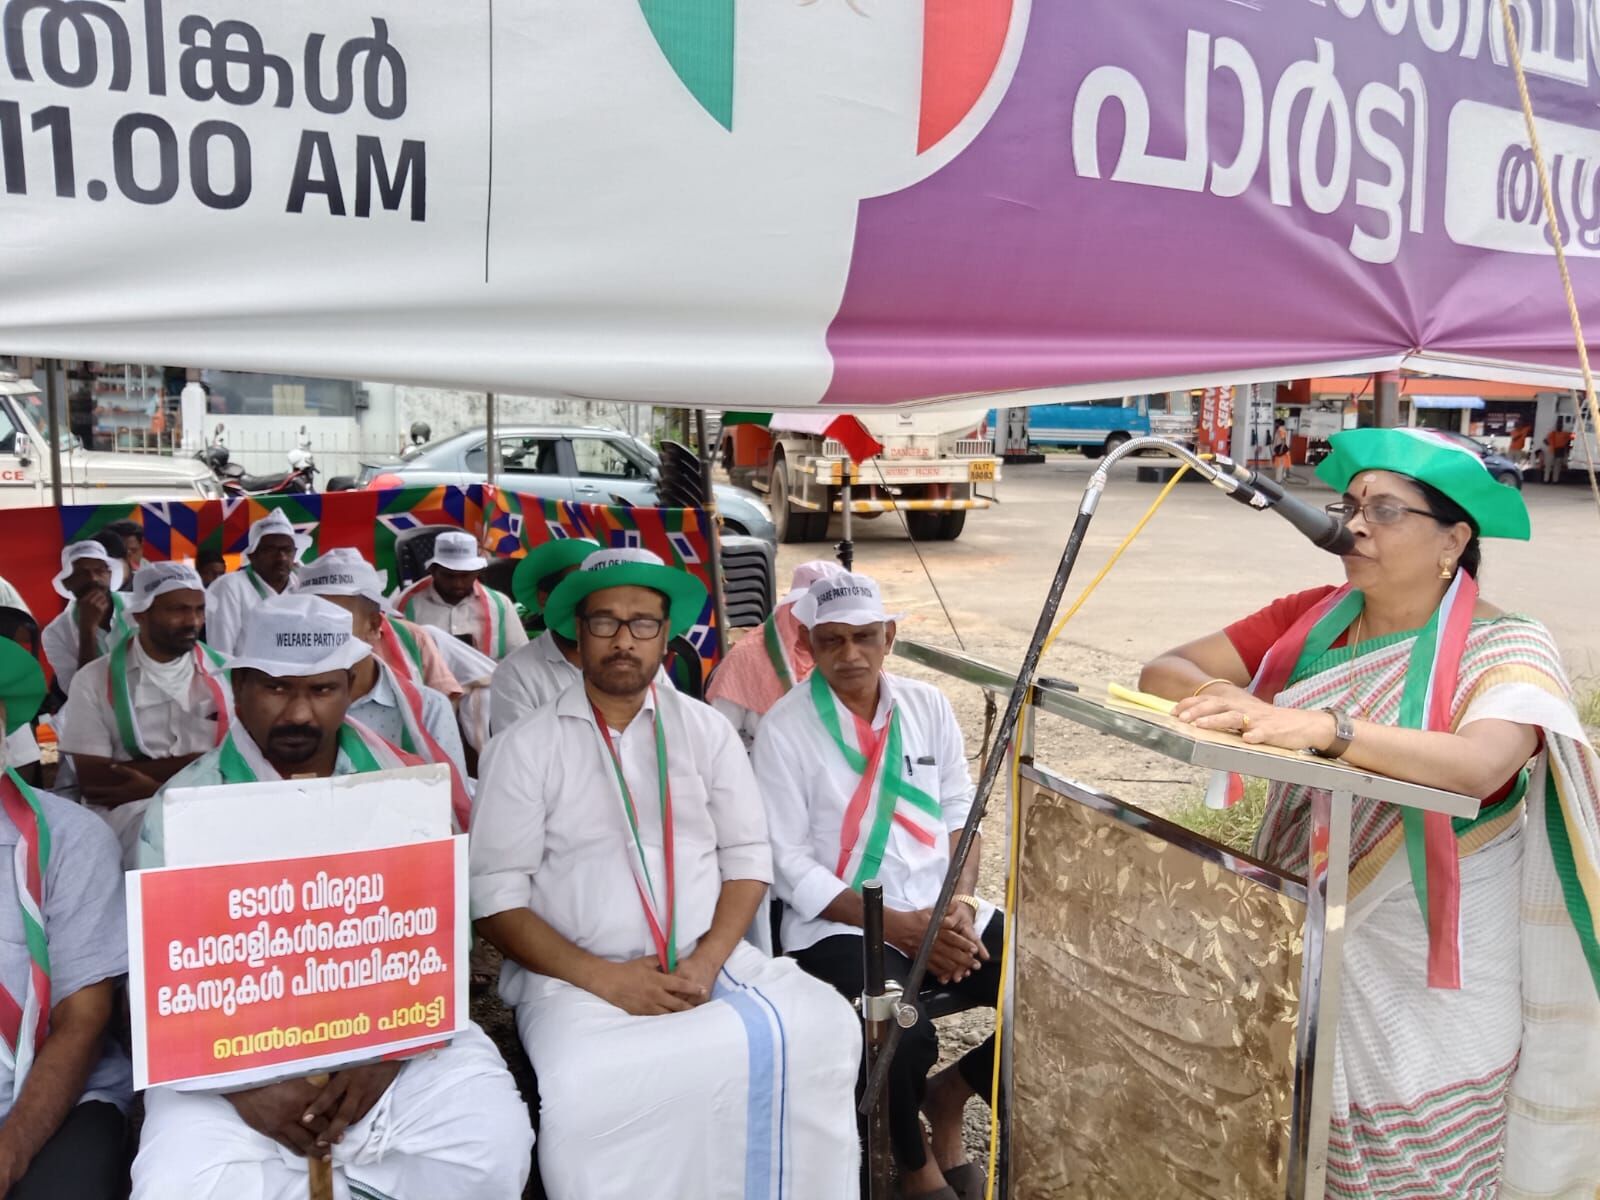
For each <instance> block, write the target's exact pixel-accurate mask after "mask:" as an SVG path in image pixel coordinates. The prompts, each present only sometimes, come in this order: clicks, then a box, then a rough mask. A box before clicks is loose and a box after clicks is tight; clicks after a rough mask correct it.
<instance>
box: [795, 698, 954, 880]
mask: <svg viewBox="0 0 1600 1200" xmlns="http://www.w3.org/2000/svg"><path fill="white" fill-rule="evenodd" d="M811 703H812V707H814V708H815V709H816V712H817V719H818V720H820V721H821V722H822V727H823V728H824V729H825V730H827V732H828V736H829V737H831V738H832V739H833V744H834V745H835V746H837V747H838V748H839V753H840V754H841V755H843V756H844V760H845V762H846V763H848V764H849V766H850V769H851V770H852V771H854V772H855V773H856V774H857V775H858V776H860V779H859V780H858V781H857V783H856V788H855V791H854V793H852V795H851V797H850V803H849V804H848V805H847V806H846V808H845V813H844V820H843V822H842V824H841V825H840V827H839V861H838V864H837V865H836V866H835V868H834V874H835V875H837V876H838V877H839V878H840V879H841V880H843V881H845V882H847V883H848V884H849V885H850V889H851V890H852V891H856V892H859V891H860V890H861V885H862V884H864V883H866V882H867V881H868V880H870V879H872V878H874V877H875V876H876V875H877V873H878V870H879V868H880V867H882V866H883V855H884V852H885V850H886V849H887V848H888V845H889V831H890V829H891V828H892V827H893V826H894V825H899V826H900V827H901V828H902V829H904V830H905V831H906V832H907V833H908V834H910V835H911V836H912V837H913V838H915V839H916V840H917V841H918V842H920V843H922V844H923V845H924V846H927V847H928V848H930V849H933V848H936V847H937V846H938V844H939V836H940V834H941V833H942V832H943V831H944V810H943V809H942V808H941V807H940V805H939V801H938V800H936V799H934V798H933V797H932V796H930V795H928V793H927V792H924V791H922V790H921V789H920V788H918V787H915V786H913V785H912V784H911V782H910V781H909V780H907V779H906V778H905V772H904V771H903V767H904V765H905V759H906V754H905V746H904V739H903V738H902V736H901V731H900V710H899V708H898V707H891V708H890V710H889V721H888V725H887V727H886V728H885V729H884V730H883V732H881V733H879V732H876V731H875V730H873V728H872V725H871V723H870V722H868V721H863V720H862V719H861V718H860V717H855V718H854V719H855V734H856V743H857V744H856V745H854V746H852V745H851V744H850V743H849V742H848V741H846V740H845V736H844V730H843V728H842V727H841V726H840V723H839V708H838V704H837V702H836V701H835V700H834V696H833V689H832V688H830V687H829V686H828V681H827V680H826V679H824V678H823V677H822V672H821V671H813V672H812V673H811ZM851 715H852V716H853V717H854V714H851ZM874 792H876V798H874ZM869 811H870V812H871V817H872V820H871V826H870V828H869V829H868V830H867V835H866V839H865V840H864V841H863V840H862V837H861V830H862V826H863V825H864V824H866V821H867V815H868V812H869ZM852 863H854V864H855V869H854V870H853V871H852V870H851V864H852Z"/></svg>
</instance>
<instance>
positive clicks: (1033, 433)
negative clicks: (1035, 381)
mask: <svg viewBox="0 0 1600 1200" xmlns="http://www.w3.org/2000/svg"><path fill="white" fill-rule="evenodd" d="M999 417H1000V414H999V413H998V412H996V411H991V412H990V413H989V426H990V428H992V429H995V430H998V431H1000V432H1001V433H1002V434H1003V433H1004V429H1003V427H1002V426H1001V425H1000V423H999ZM1194 421H1195V418H1194V415H1193V413H1192V412H1188V411H1185V412H1172V411H1169V403H1168V398H1167V396H1166V395H1156V396H1115V397H1112V398H1111V399H1108V400H1084V401H1078V402H1074V403H1070V404H1035V405H1030V406H1029V407H1028V444H1029V446H1030V447H1031V448H1033V449H1044V448H1046V447H1055V448H1059V449H1064V450H1078V451H1081V452H1082V453H1083V456H1084V457H1085V458H1099V457H1100V456H1101V455H1102V454H1107V453H1109V452H1110V451H1112V450H1115V449H1116V448H1117V447H1118V446H1120V445H1122V443H1123V442H1126V441H1128V440H1129V439H1130V438H1136V437H1148V436H1150V435H1151V434H1155V435H1156V436H1158V437H1166V438H1173V439H1174V440H1176V441H1181V442H1186V443H1189V444H1192V443H1193V442H1194Z"/></svg>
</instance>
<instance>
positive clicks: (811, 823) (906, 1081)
mask: <svg viewBox="0 0 1600 1200" xmlns="http://www.w3.org/2000/svg"><path fill="white" fill-rule="evenodd" d="M796 616H797V617H798V618H799V620H800V623H801V625H802V626H803V628H804V631H805V632H804V638H805V642H806V648H807V650H808V652H809V654H810V655H811V657H812V659H813V660H814V662H815V664H816V665H815V668H814V670H813V671H812V674H811V678H810V680H809V682H808V683H807V684H805V685H804V686H801V687H797V688H794V689H793V690H791V691H790V692H789V693H788V694H787V695H785V696H784V697H783V699H781V700H779V701H778V702H777V703H776V704H775V705H773V706H772V708H771V709H769V710H768V712H767V714H766V716H765V718H763V720H762V722H761V728H760V730H759V732H758V733H757V734H756V744H755V753H754V765H755V771H756V779H757V781H758V783H759V784H760V787H761V793H762V797H763V799H764V800H765V801H766V805H767V817H768V821H769V823H770V825H771V828H772V848H773V866H774V869H775V871H776V874H777V883H776V885H775V888H774V890H775V891H776V892H777V895H778V898H779V899H781V900H782V901H783V902H784V905H785V911H784V916H783V924H782V934H781V936H782V940H783V948H784V950H785V951H786V952H787V953H789V954H792V955H794V957H795V958H796V960H797V961H798V962H799V963H800V965H801V966H802V967H804V968H805V969H806V970H807V971H809V972H810V973H811V974H813V975H816V976H817V977H818V978H820V979H825V980H827V981H828V982H829V983H832V984H833V985H834V986H835V987H837V988H838V989H839V991H840V992H841V993H842V994H843V995H845V996H852V997H853V996H859V995H860V994H861V991H862V983H863V980H862V965H861V948H862V934H861V921H862V907H861V885H862V884H863V883H865V882H866V881H867V880H869V879H876V880H878V881H879V882H881V883H882V884H883V900H884V909H885V911H884V914H883V917H884V922H883V923H884V937H885V940H886V941H887V942H888V943H889V947H888V948H887V949H886V951H885V956H884V957H885V963H884V968H885V973H886V974H887V975H888V977H889V978H892V979H898V980H901V981H904V980H905V978H906V976H907V975H908V974H909V973H910V969H911V960H912V958H913V957H914V956H915V954H916V952H917V948H918V946H919V945H920V944H921V942H922V937H923V934H924V933H925V932H926V930H927V928H928V923H929V921H930V919H931V916H932V914H931V911H930V910H931V908H932V906H933V904H934V902H935V901H936V900H937V899H938V896H939V890H940V888H941V886H942V884H943V882H944V877H945V874H946V872H947V871H948V870H949V866H950V855H951V851H952V849H953V848H954V845H955V842H956V840H957V838H958V837H959V836H960V832H961V827H962V825H963V824H964V823H965V822H966V819H967V813H968V812H969V811H970V810H971V807H972V780H971V777H970V776H969V774H968V771H967V759H966V750H965V747H964V746H963V744H962V738H961V729H960V726H959V725H957V723H956V717H955V713H954V712H953V711H952V709H951V707H950V702H949V701H948V700H946V699H945V697H944V695H943V694H942V693H940V692H939V691H938V690H937V689H936V688H933V687H930V686H929V685H928V684H925V683H920V682H918V681H916V680H912V679H906V678H904V677H902V676H899V675H890V674H889V673H888V672H886V671H885V670H884V669H883V664H884V660H885V658H886V657H887V655H888V652H889V648H890V646H891V645H893V642H894V635H895V620H894V618H893V617H891V616H890V615H889V614H888V613H886V612H885V611H884V608H883V600H882V597H881V596H880V594H879V591H878V585H877V584H876V583H875V582H873V581H872V580H871V579H869V578H868V577H866V576H865V575H853V574H852V575H844V576H841V577H839V578H833V579H822V580H819V581H817V582H816V583H813V584H812V585H811V588H810V592H809V594H808V595H807V596H806V597H804V598H803V599H801V600H800V601H799V602H798V604H797V606H796ZM978 861H979V853H978V848H977V847H976V846H975V847H974V849H973V852H972V854H971V856H970V857H969V858H968V859H967V861H966V864H965V867H964V870H963V874H962V877H961V880H960V886H959V887H958V888H957V895H956V901H955V903H954V904H953V905H952V906H951V910H950V913H949V914H948V915H947V917H946V918H945V921H944V924H943V926H942V927H941V929H940V933H939V939H938V941H937V942H936V943H935V948H934V952H933V957H932V959H931V964H930V965H931V970H932V973H933V975H934V977H935V978H937V979H938V980H940V982H942V983H944V984H945V985H946V986H948V987H949V988H951V989H952V990H953V991H956V992H957V993H959V994H961V995H963V996H965V997H967V998H969V999H971V1000H973V1001H976V1002H978V1003H982V1004H989V1005H992V1004H994V1003H995V1001H996V999H997V997H998V994H999V987H1000V953H999V951H1000V937H1001V933H1002V924H1001V922H1000V921H999V920H996V919H994V918H995V915H996V914H995V910H994V909H993V907H992V906H990V905H988V904H985V903H983V902H982V901H980V900H978V899H977V898H976V897H975V896H974V895H973V892H974V891H975V890H976V884H977V876H978ZM938 1054H939V1042H938V1036H937V1034H936V1033H935V1031H934V1027H933V1023H932V1021H930V1020H929V1019H928V1017H927V1015H926V1013H923V1014H921V1016H920V1019H919V1021H918V1023H917V1024H916V1026H914V1027H913V1028H911V1029H909V1030H907V1031H906V1033H905V1035H904V1037H903V1038H902V1040H901V1042H900V1046H899V1049H898V1050H897V1052H896V1054H895V1057H894V1060H893V1065H892V1067H891V1069H890V1072H889V1085H888V1095H889V1113H890V1138H891V1141H892V1143H893V1148H894V1154H895V1159H896V1161H897V1163H898V1164H899V1168H900V1179H901V1185H902V1187H903V1188H904V1193H903V1194H904V1195H906V1196H908V1197H923V1198H926V1200H955V1198H959V1200H972V1198H973V1197H977V1196H981V1195H982V1194H983V1185H984V1180H983V1173H982V1171H981V1170H980V1169H979V1168H978V1167H977V1166H975V1165H973V1164H972V1163H970V1162H968V1161H967V1153H966V1148H965V1146H964V1144H963V1139H962V1133H961V1126H962V1113H963V1110H964V1108H965V1105H966V1101H967V1099H968V1097H970V1096H972V1095H974V1094H977V1095H980V1096H984V1097H987V1096H988V1095H989V1093H990V1089H991V1080H992V1076H993V1070H994V1039H993V1038H992V1037H991V1038H989V1039H988V1040H987V1041H985V1042H984V1043H983V1044H982V1045H981V1046H979V1047H977V1048H976V1049H974V1050H971V1051H969V1052H968V1053H967V1054H966V1055H964V1056H963V1057H962V1058H961V1059H960V1061H958V1062H957V1063H956V1064H954V1065H953V1066H951V1067H949V1068H947V1069H946V1070H944V1071H942V1072H940V1073H939V1075H937V1076H936V1077H935V1078H934V1079H933V1080H931V1081H930V1080H929V1079H928V1072H929V1070H930V1069H931V1068H932V1067H933V1065H934V1063H935V1061H937V1059H938ZM919 1112H920V1113H923V1114H926V1116H927V1117H928V1120H929V1124H930V1126H931V1127H932V1140H931V1144H930V1143H929V1141H928V1139H927V1137H926V1135H925V1134H924V1133H923V1130H922V1124H921V1121H920V1120H919V1116H918V1114H919Z"/></svg>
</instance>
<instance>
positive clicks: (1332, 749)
mask: <svg viewBox="0 0 1600 1200" xmlns="http://www.w3.org/2000/svg"><path fill="white" fill-rule="evenodd" d="M1322 711H1323V712H1325V713H1327V714H1328V715H1329V716H1331V717H1332V718H1333V741H1332V742H1331V743H1330V744H1329V745H1328V746H1327V747H1326V748H1325V749H1322V750H1318V749H1317V748H1316V747H1315V746H1313V747H1311V753H1313V754H1315V755H1316V756H1317V757H1318V758H1343V757H1344V756H1345V755H1346V754H1348V753H1349V752H1350V743H1351V742H1353V741H1355V740H1356V723H1355V722H1354V721H1352V720H1351V719H1350V714H1349V713H1347V712H1345V711H1344V709H1342V708H1325V709H1323V710H1322Z"/></svg>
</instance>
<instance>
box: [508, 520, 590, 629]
mask: <svg viewBox="0 0 1600 1200" xmlns="http://www.w3.org/2000/svg"><path fill="white" fill-rule="evenodd" d="M600 548H601V546H600V543H599V542H596V541H591V540H590V539H589V538H572V537H566V538H552V539H551V540H550V541H548V542H546V543H545V544H544V545H542V546H535V547H534V548H533V549H532V550H529V551H528V553H527V554H526V555H524V556H523V559H522V561H521V562H519V563H518V564H517V569H516V570H515V571H514V572H512V574H511V594H512V595H513V596H514V597H516V601H517V603H518V604H520V605H522V611H523V612H525V613H527V614H528V615H529V616H531V617H536V616H538V615H539V585H540V584H541V583H543V582H544V581H545V580H546V579H549V578H550V576H552V575H555V574H557V573H559V572H561V571H565V570H566V569H567V568H568V567H576V566H581V565H582V563H583V560H584V559H586V558H588V557H589V555H591V554H593V553H594V552H595V551H596V550H599V549H600Z"/></svg>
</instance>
